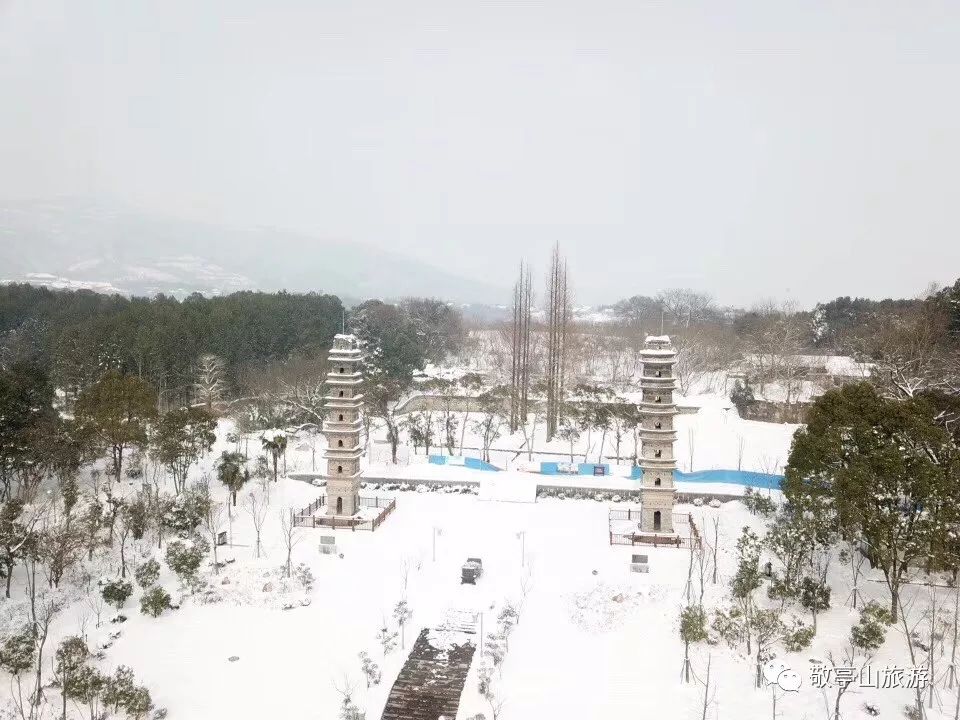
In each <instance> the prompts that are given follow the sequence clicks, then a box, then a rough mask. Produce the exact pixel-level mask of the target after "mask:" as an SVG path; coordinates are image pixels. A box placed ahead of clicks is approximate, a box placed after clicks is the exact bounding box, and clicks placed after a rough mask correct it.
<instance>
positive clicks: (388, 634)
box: [377, 626, 398, 657]
mask: <svg viewBox="0 0 960 720" xmlns="http://www.w3.org/2000/svg"><path fill="white" fill-rule="evenodd" d="M397 634H398V633H396V632H392V631H391V630H390V629H389V628H387V627H386V626H384V627H382V628H380V631H379V632H378V633H377V642H379V643H380V648H381V649H382V650H383V656H384V657H386V656H387V655H389V654H390V653H391V652H393V651H394V649H396V647H397Z"/></svg>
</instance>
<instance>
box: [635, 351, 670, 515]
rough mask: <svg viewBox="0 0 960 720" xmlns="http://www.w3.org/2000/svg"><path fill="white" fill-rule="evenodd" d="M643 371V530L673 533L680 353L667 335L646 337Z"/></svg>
mask: <svg viewBox="0 0 960 720" xmlns="http://www.w3.org/2000/svg"><path fill="white" fill-rule="evenodd" d="M640 356H641V359H642V361H643V371H642V373H641V376H640V390H641V392H642V401H641V403H640V414H641V418H642V419H641V421H640V441H641V446H640V468H641V470H642V475H641V481H640V482H641V485H640V503H641V509H640V531H641V532H645V533H665V534H673V503H674V499H675V495H676V489H675V487H674V484H673V473H674V471H675V470H676V469H677V461H676V457H675V456H674V453H673V447H674V443H675V442H676V440H677V432H676V430H674V427H673V418H674V416H675V415H676V414H677V406H676V405H675V404H674V402H673V390H674V376H673V365H674V363H676V361H677V353H676V351H675V350H674V349H673V346H672V345H671V344H670V338H669V337H667V336H666V335H656V336H650V337H648V338H647V341H646V346H645V347H644V349H643V350H642V351H641V352H640Z"/></svg>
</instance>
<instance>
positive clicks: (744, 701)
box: [0, 414, 953, 720]
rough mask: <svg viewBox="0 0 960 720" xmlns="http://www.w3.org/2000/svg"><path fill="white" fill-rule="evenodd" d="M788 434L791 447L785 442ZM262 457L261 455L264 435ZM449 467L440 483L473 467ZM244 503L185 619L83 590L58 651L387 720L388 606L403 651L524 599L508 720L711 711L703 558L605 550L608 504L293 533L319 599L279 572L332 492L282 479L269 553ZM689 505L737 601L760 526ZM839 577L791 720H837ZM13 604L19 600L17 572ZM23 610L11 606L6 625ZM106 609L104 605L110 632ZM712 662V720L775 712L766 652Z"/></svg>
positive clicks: (177, 699) (278, 702)
mask: <svg viewBox="0 0 960 720" xmlns="http://www.w3.org/2000/svg"><path fill="white" fill-rule="evenodd" d="M703 417H704V418H709V417H711V415H709V414H708V415H704V416H703ZM719 422H720V423H721V425H722V423H723V422H724V421H723V420H722V419H721V420H720V421H719ZM726 422H728V423H731V424H732V426H731V428H730V433H731V434H730V435H728V436H727V437H726V441H727V442H729V440H730V438H731V437H735V436H736V432H737V431H738V429H739V430H742V429H744V427H751V426H752V424H751V425H749V426H744V425H743V424H741V423H739V422H736V421H735V418H730V417H728V418H727V420H726ZM691 426H693V425H692V424H691ZM698 427H700V428H701V429H702V430H703V431H704V433H705V434H707V430H708V427H709V429H710V434H711V436H712V435H713V434H714V433H718V431H719V428H718V427H716V423H714V425H711V426H706V425H702V426H698ZM227 429H228V428H227V427H226V426H223V427H221V432H220V438H221V439H220V441H218V444H217V446H216V448H215V449H214V452H213V453H211V454H210V455H209V456H208V457H207V458H206V460H205V461H204V463H203V465H202V466H201V467H199V468H196V469H195V470H194V472H193V477H194V478H195V479H198V478H200V477H201V476H202V475H203V474H204V473H209V472H210V469H211V467H212V462H213V459H214V458H215V457H216V456H217V455H218V454H219V451H220V450H222V449H224V448H226V447H228V444H227V443H226V442H225V440H224V438H225V433H226V430H227ZM781 432H782V431H781ZM682 435H683V433H681V436H682ZM698 437H699V436H698ZM771 437H774V436H773V435H772V434H771ZM777 437H781V443H782V435H780V436H777ZM754 442H756V444H757V445H761V444H763V443H764V442H772V440H770V439H769V438H768V439H766V440H757V439H754ZM704 444H705V445H706V446H707V447H709V443H707V442H705V443H704ZM719 447H725V445H723V444H722V443H721V444H720V445H719ZM250 450H251V452H252V453H255V452H256V446H255V444H254V442H251V447H250ZM782 451H783V448H781V452H782ZM309 462H310V457H309V452H308V451H304V450H300V451H290V453H289V457H288V461H287V465H288V470H291V471H292V470H293V469H294V466H300V465H303V464H304V463H309ZM425 467H426V466H425ZM434 468H435V470H433V471H435V472H440V473H442V472H444V471H445V472H447V473H451V472H468V471H463V470H461V469H459V468H443V467H441V466H434ZM128 489H129V490H132V489H133V486H132V485H131V486H130V487H129V488H128ZM213 490H214V493H215V497H216V498H217V500H218V501H219V502H221V503H225V502H226V494H225V492H224V491H223V489H222V488H221V487H220V486H219V485H217V484H216V482H215V481H214V483H213ZM249 492H256V493H262V490H261V489H260V488H258V487H256V484H255V483H251V484H250V485H248V486H247V488H245V490H244V491H243V493H241V499H240V504H239V506H238V508H237V509H236V510H235V511H234V512H233V516H232V518H233V519H232V521H231V522H229V523H228V522H227V519H226V518H224V529H227V528H228V527H229V532H230V536H231V538H232V541H231V544H230V545H229V546H228V547H221V548H220V549H219V558H220V560H221V561H224V560H228V561H231V562H229V564H227V565H226V567H224V568H223V569H222V570H221V571H220V573H219V574H215V573H214V570H213V568H212V567H211V566H210V565H209V564H205V566H204V571H203V575H204V578H205V580H206V581H207V583H208V589H207V590H206V591H204V592H202V593H199V594H197V595H189V594H188V595H187V596H186V597H185V598H184V600H183V603H182V607H180V608H179V609H177V610H170V611H167V612H165V613H164V614H163V615H162V616H161V617H159V618H150V617H147V616H145V615H142V614H141V613H140V612H139V610H138V608H137V599H138V597H139V589H138V590H137V591H136V592H135V595H134V597H133V598H132V599H131V600H130V601H128V603H127V605H126V607H125V608H124V610H123V612H124V614H125V615H126V616H127V617H128V619H127V621H126V622H124V623H122V624H119V625H113V624H110V623H107V622H105V623H104V624H103V626H102V627H100V628H96V627H94V625H95V623H94V620H93V616H92V611H91V608H90V606H89V605H88V603H87V599H88V598H89V597H90V596H87V595H85V594H84V593H83V592H82V591H81V590H78V589H73V590H70V595H71V597H72V598H73V601H72V603H71V604H70V605H69V607H68V609H67V610H66V611H65V612H64V613H63V615H61V617H60V618H59V620H58V622H57V624H56V625H55V627H54V630H53V633H52V635H51V645H50V647H53V646H54V643H56V642H57V641H58V640H59V638H61V637H63V636H65V635H67V634H73V633H78V632H80V633H86V634H87V635H88V637H89V638H90V640H91V644H93V645H96V644H98V643H100V642H105V641H107V636H108V633H110V632H115V631H116V630H118V629H119V630H120V633H121V634H120V636H119V637H118V638H117V639H116V640H114V641H113V642H112V643H111V646H110V647H109V648H107V649H106V650H105V657H104V659H102V660H100V661H98V665H99V666H100V667H101V668H103V669H105V670H109V669H111V668H114V667H116V666H117V665H119V664H126V665H130V666H131V667H132V668H133V669H134V671H135V673H136V675H137V677H138V679H139V680H140V681H142V682H143V683H145V684H146V685H147V686H148V687H149V688H150V689H151V691H152V693H153V695H154V699H155V701H156V702H157V704H158V705H162V706H164V707H166V708H167V709H168V710H169V717H171V718H189V719H193V718H196V719H197V720H200V719H203V720H218V719H223V720H254V719H258V720H259V719H260V718H264V717H277V718H287V717H316V718H334V717H336V716H337V713H338V708H339V706H340V702H341V694H340V691H341V690H343V689H344V688H348V687H349V688H352V690H353V699H354V700H355V701H356V702H357V704H358V705H360V706H361V708H363V709H365V710H366V713H367V717H368V718H369V719H370V720H375V719H376V718H378V717H379V714H380V712H381V710H382V708H383V705H384V703H385V701H386V697H387V694H388V692H389V688H390V686H391V684H392V682H393V680H394V679H395V677H396V675H397V673H398V671H399V669H400V667H401V665H402V663H403V661H404V657H405V652H404V651H403V650H401V649H400V648H399V647H398V648H397V649H396V650H394V651H393V652H390V653H389V654H387V655H386V656H384V653H383V651H382V649H381V647H380V644H379V642H378V639H377V634H378V631H379V629H380V628H381V627H383V626H385V625H386V626H387V627H388V628H389V629H390V630H391V631H393V630H396V629H397V627H396V622H395V620H394V619H393V610H394V608H395V606H396V605H397V603H398V602H399V601H400V600H402V599H405V600H406V601H407V602H408V604H409V606H410V608H411V609H412V612H413V616H412V619H411V620H410V621H409V623H408V624H407V626H406V627H405V628H404V632H403V635H404V636H405V649H406V650H409V648H410V646H411V645H412V643H413V641H414V639H415V638H416V637H417V635H418V633H419V632H420V630H421V629H422V628H434V627H436V626H438V625H440V624H442V622H443V621H444V619H445V618H446V617H448V616H449V614H450V613H451V611H469V612H470V613H479V614H481V616H482V622H483V625H484V630H485V632H490V631H492V630H493V629H494V627H495V625H496V618H497V616H498V615H499V613H500V611H501V610H502V609H503V607H504V606H505V604H506V603H511V604H513V605H514V606H515V607H518V608H519V610H520V618H519V624H518V625H517V627H516V629H515V630H514V632H513V634H512V635H511V636H510V641H509V649H508V651H507V653H506V658H505V660H504V662H503V664H502V665H501V667H500V668H499V669H498V670H497V671H496V672H495V673H494V689H495V694H496V696H497V698H498V699H500V700H502V701H503V707H502V711H501V713H500V714H499V715H498V717H499V718H500V720H530V718H551V720H582V719H583V718H588V717H589V718H594V717H595V718H620V717H644V716H647V715H652V714H658V715H664V714H665V713H666V715H667V716H668V717H676V718H687V717H690V718H694V717H695V718H700V716H701V703H702V698H703V687H702V685H700V684H697V683H692V684H690V685H685V684H683V683H682V682H681V668H682V657H683V654H682V651H683V648H682V644H681V642H680V639H679V636H678V618H679V612H680V609H681V607H682V606H683V604H684V602H685V598H686V592H685V588H686V583H687V570H688V563H689V562H690V557H689V553H688V552H687V551H685V550H676V549H664V548H659V549H653V548H642V547H636V548H630V547H620V546H610V545H609V536H608V527H609V526H608V505H607V504H605V503H599V502H595V501H592V500H565V501H561V500H555V499H540V500H539V501H538V502H535V503H533V502H498V501H495V500H493V501H490V500H483V499H481V498H479V497H476V496H473V495H451V494H434V493H416V492H400V493H389V494H391V495H393V496H395V497H396V498H397V509H396V511H395V512H394V513H393V514H392V515H391V516H390V517H389V518H388V519H387V521H386V522H385V523H384V524H383V525H382V526H381V527H380V529H378V530H377V531H376V532H373V533H370V532H350V531H344V530H338V531H336V532H333V531H329V530H314V529H300V530H298V531H297V538H298V543H297V545H296V547H295V548H294V550H293V565H294V566H297V565H299V564H303V565H305V566H307V567H308V568H309V569H310V570H311V571H312V574H313V575H314V576H315V583H314V584H313V587H312V588H311V589H305V588H303V587H302V586H301V585H300V584H299V583H297V582H296V581H295V580H286V579H285V578H283V577H282V572H281V566H282V564H283V562H284V559H285V547H284V543H283V540H282V532H281V516H282V515H285V514H286V513H287V512H288V511H289V510H290V509H298V508H301V507H304V506H305V505H307V504H308V503H310V502H311V501H313V500H315V499H316V498H318V497H319V496H320V493H321V492H322V490H321V489H319V488H316V487H313V486H311V485H310V484H308V483H304V482H300V481H296V480H292V479H287V478H281V479H280V481H279V482H278V483H276V484H274V483H269V496H270V511H269V512H268V514H267V519H266V524H265V526H264V529H263V557H262V558H260V559H257V558H256V557H255V550H254V530H253V526H252V522H251V518H250V514H249V513H248V512H247V511H246V510H245V507H244V496H245V495H246V494H247V493H249ZM677 511H678V512H692V513H693V515H694V518H695V522H696V523H697V525H698V526H699V527H700V529H701V531H702V533H703V535H704V536H705V537H706V538H707V539H708V540H710V541H711V542H712V538H713V534H712V529H713V525H712V521H713V518H714V517H716V518H718V519H719V543H718V547H719V553H718V564H719V573H718V582H717V584H715V585H714V584H712V583H711V584H708V585H707V587H706V591H705V605H706V606H707V607H708V608H710V609H714V608H718V607H723V606H725V605H726V604H727V602H728V600H727V599H728V596H729V590H728V588H729V581H730V578H731V576H732V574H733V572H734V565H735V557H734V547H735V543H736V538H737V537H738V536H739V534H740V531H741V528H743V527H744V526H745V525H749V526H752V527H754V528H756V529H757V530H758V531H759V532H761V533H762V532H763V529H764V522H763V521H761V520H760V519H759V518H757V517H755V516H752V515H750V514H749V513H748V512H747V511H746V510H745V509H744V507H743V506H742V505H741V504H740V503H739V502H731V503H727V504H724V505H723V506H721V507H720V508H718V509H712V508H708V507H697V508H694V507H691V506H679V507H678V508H677ZM329 535H334V536H335V541H336V546H337V552H336V553H335V554H323V553H321V552H320V544H321V540H320V538H321V536H329ZM154 542H155V541H153V540H152V539H150V538H148V539H147V540H144V541H143V542H141V543H140V544H139V546H138V548H137V556H138V562H142V561H143V559H144V558H145V557H147V556H151V555H155V556H157V557H160V558H161V563H162V555H160V554H159V553H157V551H156V549H155V545H154ZM638 552H642V553H645V554H647V555H649V567H650V572H649V574H637V573H633V572H631V571H630V560H631V555H632V554H633V553H638ZM341 555H342V557H341ZM467 557H480V558H481V559H482V560H483V566H484V570H485V572H484V575H483V577H482V578H481V580H480V582H479V583H478V584H477V585H476V586H471V585H461V583H460V566H461V564H462V563H463V562H464V560H465V559H466V558H467ZM162 564H163V563H162ZM96 567H97V568H98V572H99V573H100V574H101V575H102V576H104V577H106V576H111V575H113V574H114V573H115V572H116V560H115V559H114V558H110V557H108V558H106V559H104V560H103V561H101V562H99V563H98V564H97V565H96ZM878 579H879V576H878V575H877V574H876V573H873V574H870V575H869V580H868V581H867V582H865V583H863V584H864V585H866V593H867V595H868V596H874V597H877V598H878V599H880V601H881V602H886V590H885V587H884V586H883V584H882V583H880V582H875V581H876V580H878ZM708 583H709V581H708ZM830 583H831V585H832V586H833V599H834V602H833V604H834V609H832V610H830V611H828V612H826V613H824V614H823V615H821V617H820V620H819V633H818V635H817V638H816V639H815V640H814V644H813V646H812V647H811V648H810V649H808V650H807V651H804V652H802V653H794V654H791V653H785V652H783V651H782V649H778V655H780V656H781V657H782V659H783V660H784V662H786V663H787V664H788V665H790V666H791V667H793V668H794V669H796V670H798V671H799V672H800V673H801V675H802V676H803V678H804V685H803V687H802V688H801V689H800V691H799V692H798V693H787V694H784V693H781V694H780V696H779V698H778V706H777V717H780V718H786V719H788V720H794V719H796V720H804V719H805V718H821V717H825V713H826V712H827V709H826V708H827V705H826V704H825V703H826V702H827V701H828V698H826V697H825V695H824V694H823V693H822V692H821V691H819V690H816V689H815V688H812V687H811V686H810V683H809V680H808V677H807V676H808V669H809V667H810V659H811V658H824V657H825V656H826V654H827V652H829V651H834V652H839V651H840V649H841V647H842V645H843V642H844V638H845V636H846V635H847V634H848V632H849V628H850V625H851V623H852V622H853V621H854V620H855V618H856V614H855V613H854V611H853V610H851V609H850V608H849V607H847V606H846V604H845V599H846V598H847V597H848V595H849V587H850V583H849V579H848V577H847V575H846V574H845V572H844V568H843V566H841V565H840V564H839V563H837V564H836V565H835V566H834V567H833V568H832V570H831V576H830ZM161 584H162V585H163V586H164V587H166V588H167V589H170V590H174V589H175V588H176V585H177V581H176V579H175V578H174V577H173V576H172V575H171V574H170V572H169V570H167V569H166V566H165V564H164V573H163V575H162V577H161ZM761 592H762V591H761ZM14 595H15V598H22V595H23V571H22V568H18V571H17V576H16V578H15V583H14ZM93 595H96V591H95V590H94V593H93ZM908 595H909V591H908ZM908 602H909V598H908ZM22 603H23V600H22V599H21V600H16V599H15V600H13V601H10V603H9V604H8V605H7V606H6V610H7V614H8V616H10V615H12V614H13V613H14V609H15V606H16V605H17V604H19V605H21V606H22ZM284 608H289V609H284ZM111 614H112V612H111V611H109V610H108V611H106V612H105V613H104V619H106V618H107V617H108V616H110V615H111ZM798 614H802V611H799V613H798ZM361 652H366V653H368V654H369V655H370V656H371V657H372V659H373V660H374V661H375V662H377V663H378V664H380V665H381V666H382V670H383V677H382V682H381V683H380V684H379V685H376V686H374V687H371V688H370V689H367V688H366V683H365V682H364V680H363V676H362V674H361V669H360V660H359V657H358V655H359V653H361ZM231 658H233V660H231ZM708 658H709V659H710V663H711V687H712V690H711V702H710V705H709V708H708V713H707V717H708V718H711V720H712V719H714V718H726V717H733V718H754V717H757V718H760V717H771V707H770V706H771V692H772V691H771V690H770V689H769V688H765V689H754V687H753V662H754V661H753V658H749V657H746V655H745V653H744V652H743V649H742V648H738V649H731V648H729V647H728V646H726V645H725V644H716V645H710V644H706V643H701V644H698V645H696V646H694V647H693V650H692V662H693V670H694V673H695V675H696V677H697V678H698V679H699V680H701V681H702V680H703V679H704V676H705V671H706V665H707V661H708ZM479 659H480V655H479V654H478V656H477V658H476V659H475V661H474V665H473V666H472V669H471V673H470V676H469V677H468V680H467V685H466V689H465V692H464V695H463V700H462V703H461V706H460V711H459V713H458V715H457V719H458V720H467V719H468V718H473V717H474V716H475V715H476V714H477V713H481V712H483V713H486V717H487V718H488V720H490V719H491V718H492V715H491V713H490V707H489V705H488V703H487V701H486V700H485V699H484V698H483V697H481V695H480V694H479V692H478V690H477V679H478V678H477V672H478V669H479ZM883 664H891V665H893V664H896V665H900V666H903V665H905V664H907V663H906V656H905V644H904V642H903V639H902V637H899V636H898V633H897V631H896V630H895V629H893V630H891V631H890V632H889V633H888V640H887V643H886V645H885V646H884V648H883V649H882V650H881V653H880V654H879V655H878V657H877V659H876V660H875V661H874V665H875V666H877V667H879V666H882V665H883ZM0 692H3V693H6V692H8V690H7V689H6V688H3V689H0ZM910 698H911V695H910V691H909V690H905V689H885V690H881V689H870V690H860V689H855V690H852V691H851V692H850V693H849V694H848V695H847V696H846V697H845V699H844V704H843V708H844V712H843V717H851V718H852V717H860V715H861V714H862V711H861V710H860V709H859V708H860V707H861V706H862V705H863V703H865V702H869V703H871V704H872V705H875V706H876V707H877V708H878V709H879V710H880V712H881V716H882V717H889V718H892V717H897V716H898V715H899V714H900V710H901V709H902V707H903V706H904V705H905V704H907V703H908V702H909V701H910ZM941 700H942V701H943V703H944V707H945V710H944V712H946V710H949V711H951V712H952V707H953V706H952V702H951V701H949V700H948V699H947V698H941ZM830 707H832V700H831V701H830ZM932 716H934V717H935V716H936V714H935V713H934V714H933V715H932Z"/></svg>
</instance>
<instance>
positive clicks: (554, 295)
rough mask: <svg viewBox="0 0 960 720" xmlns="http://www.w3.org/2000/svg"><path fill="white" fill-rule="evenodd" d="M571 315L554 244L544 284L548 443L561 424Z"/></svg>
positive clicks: (564, 266)
mask: <svg viewBox="0 0 960 720" xmlns="http://www.w3.org/2000/svg"><path fill="white" fill-rule="evenodd" d="M570 315H571V309H570V295H569V285H568V276H567V262H566V260H564V259H562V258H561V257H560V247H559V245H557V246H554V248H553V256H552V258H551V262H550V272H549V276H548V281H547V316H548V320H547V335H548V341H547V371H546V376H547V411H546V422H547V441H549V440H551V439H552V438H553V436H554V435H555V434H556V432H557V427H558V425H559V422H560V408H561V405H562V404H563V397H564V394H563V390H564V375H565V367H566V362H565V361H566V355H567V341H568V335H569V325H570Z"/></svg>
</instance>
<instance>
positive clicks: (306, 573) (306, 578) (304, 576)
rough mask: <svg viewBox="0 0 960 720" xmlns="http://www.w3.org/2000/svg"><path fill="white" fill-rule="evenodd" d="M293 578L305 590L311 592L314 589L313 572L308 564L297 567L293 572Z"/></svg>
mask: <svg viewBox="0 0 960 720" xmlns="http://www.w3.org/2000/svg"><path fill="white" fill-rule="evenodd" d="M293 576H294V578H296V580H297V582H299V583H300V584H301V585H302V586H303V589H304V590H307V591H309V590H311V589H312V588H313V583H314V577H313V571H311V570H310V566H309V565H307V564H306V563H300V564H299V565H297V567H296V568H294V570H293Z"/></svg>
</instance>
